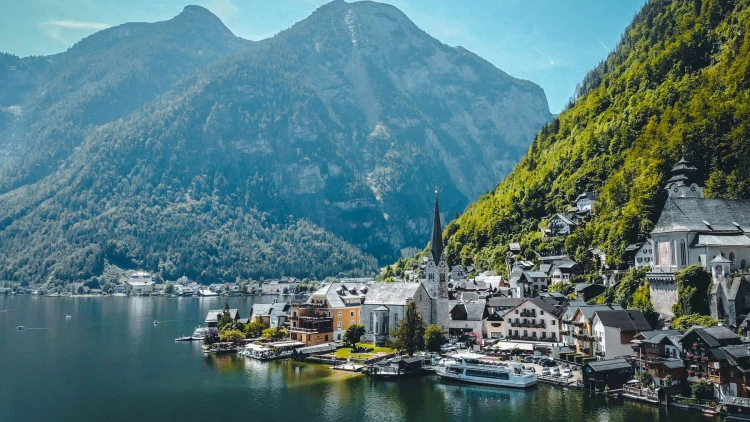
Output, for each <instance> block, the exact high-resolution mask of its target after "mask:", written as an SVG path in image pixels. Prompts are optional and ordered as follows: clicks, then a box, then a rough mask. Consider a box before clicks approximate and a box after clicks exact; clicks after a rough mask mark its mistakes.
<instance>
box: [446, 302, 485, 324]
mask: <svg viewBox="0 0 750 422" xmlns="http://www.w3.org/2000/svg"><path fill="white" fill-rule="evenodd" d="M456 307H458V308H460V309H461V310H462V311H464V312H465V313H466V320H467V321H481V320H483V319H484V318H485V316H484V315H485V309H486V305H485V303H484V301H473V302H461V303H456V304H455V305H453V306H452V307H451V311H452V310H453V309H454V308H456Z"/></svg>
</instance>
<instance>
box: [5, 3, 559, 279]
mask: <svg viewBox="0 0 750 422" xmlns="http://www.w3.org/2000/svg"><path fill="white" fill-rule="evenodd" d="M203 27H206V28H210V29H200V28H203ZM139 31H140V32H139ZM146 32H156V33H158V34H160V36H159V37H158V38H157V37H155V36H153V35H140V36H139V35H137V34H145V33H146ZM126 33H127V34H128V35H127V36H126V35H124V34H126ZM133 34H136V35H133ZM155 39H158V41H154V40H155ZM177 40H181V41H179V42H178V41H177ZM172 41H175V42H172ZM191 43H194V44H195V45H192V44H191ZM175 44H179V45H175ZM137 45H141V47H140V48H138V47H137ZM191 45H192V46H191ZM211 45H214V47H213V48H209V46H211ZM150 49H151V50H158V51H157V52H153V51H152V52H146V50H150ZM208 50H211V51H210V53H209V52H208ZM97 51H99V53H97ZM102 51H104V52H105V53H102ZM117 52H119V53H117ZM74 54H75V55H77V59H76V60H73V59H68V60H69V61H68V62H66V63H69V64H66V65H62V64H57V63H56V62H55V60H57V58H58V57H60V56H70V55H74ZM100 54H107V55H109V56H112V57H111V59H109V60H108V61H109V62H112V61H115V60H117V58H120V60H124V61H123V63H128V62H129V61H128V60H126V58H125V57H123V56H136V57H137V58H138V60H137V62H138V65H133V67H130V68H125V69H123V68H122V66H115V65H111V63H110V65H105V64H104V63H102V61H101V60H98V59H94V57H97V56H98V55H100ZM206 55H210V57H206ZM165 57H171V58H169V59H165ZM44 59H47V60H46V61H45V60H44ZM2 60H3V58H2V57H0V63H2ZM7 60H8V61H13V60H15V61H25V60H29V61H30V60H31V59H17V58H13V57H9V58H7ZM34 60H36V61H38V62H39V63H38V64H37V62H36V61H35V62H34V63H35V64H36V66H37V68H34V69H38V70H35V72H36V73H32V71H31V70H29V71H27V73H25V74H24V75H23V78H20V77H19V76H17V75H16V76H12V75H11V76H8V72H6V73H1V72H3V71H0V81H3V80H9V78H16V80H18V79H22V80H25V81H29V82H28V83H26V84H25V85H23V84H19V85H18V87H19V90H26V92H25V93H23V94H20V93H19V95H18V96H17V97H19V98H23V101H22V102H21V104H22V105H20V106H18V107H16V104H12V105H6V104H3V105H2V106H3V107H4V108H3V110H7V111H6V114H12V113H16V114H13V115H12V116H11V117H10V118H8V119H6V120H7V121H8V122H9V123H6V125H5V131H4V132H3V141H4V142H6V145H10V146H11V147H9V148H6V152H7V157H8V158H7V159H6V161H5V163H4V164H3V165H2V167H0V168H1V169H2V173H0V174H3V175H4V177H3V179H1V180H0V189H2V190H0V192H4V193H3V194H2V196H0V203H3V204H4V205H7V206H5V207H2V208H3V210H0V240H2V241H3V243H4V244H6V243H5V242H9V243H7V244H8V245H12V246H10V247H9V248H8V249H6V250H5V251H3V252H4V253H5V254H7V256H6V257H5V258H6V259H5V260H4V261H2V262H7V263H8V264H6V265H5V268H4V272H3V273H0V278H3V277H5V278H9V279H19V278H22V277H23V276H38V277H48V276H49V275H53V276H54V278H57V279H61V280H68V279H76V278H84V279H85V278H88V277H91V276H93V275H97V271H98V269H99V268H100V267H102V266H103V262H105V261H110V262H113V263H116V264H117V265H120V266H126V267H132V266H138V267H143V268H146V269H150V270H152V271H160V272H161V273H162V274H163V276H165V277H172V276H179V275H182V274H186V275H188V276H189V277H193V278H198V279H201V280H204V281H211V280H216V279H230V280H234V279H235V277H238V276H239V277H250V276H256V277H257V276H271V275H279V274H289V275H299V276H306V275H314V276H325V275H335V274H337V273H351V274H354V273H363V272H369V271H372V270H373V269H374V268H375V267H376V260H381V261H389V260H391V259H394V257H397V256H398V254H399V250H400V249H401V248H404V247H407V246H421V245H423V244H424V242H425V241H426V240H427V238H428V237H429V231H430V222H431V212H430V211H431V204H432V200H433V197H432V191H433V190H434V187H435V186H438V187H439V188H440V191H441V205H442V208H443V210H444V211H447V212H448V213H451V215H452V213H455V212H457V211H461V210H462V209H463V207H464V206H465V205H466V204H467V203H468V201H469V200H470V199H473V198H476V197H477V196H478V195H480V194H481V193H482V192H485V191H486V190H488V189H490V188H491V187H492V186H493V184H494V183H496V181H497V180H499V179H500V178H502V177H503V175H505V174H506V173H507V172H509V171H510V170H511V169H512V167H513V165H514V164H515V163H516V161H517V160H518V159H519V157H521V156H522V155H523V153H524V152H525V151H526V149H527V148H528V145H529V144H530V142H531V140H532V139H533V137H534V134H535V133H536V131H537V130H538V129H539V128H540V127H541V126H542V125H543V124H544V123H545V122H546V121H548V120H549V118H550V114H549V110H548V107H547V102H546V98H545V96H544V93H543V91H542V90H541V88H539V87H538V86H536V85H534V84H532V83H530V82H526V81H521V80H517V79H514V78H512V77H510V76H508V75H507V74H505V73H504V72H502V71H500V70H498V69H496V68H494V67H493V66H492V65H491V64H489V63H487V62H486V61H484V60H482V59H481V58H479V57H477V56H475V55H474V54H472V53H470V52H468V51H466V50H464V49H462V48H452V47H448V46H445V45H443V44H441V43H440V42H438V41H437V40H435V39H433V38H431V37H430V36H428V35H427V34H425V33H424V32H422V31H421V30H420V29H419V28H417V27H416V26H415V25H414V24H413V23H412V22H411V21H409V20H408V18H407V17H406V16H405V15H403V14H402V13H401V12H400V11H398V10H397V9H395V8H393V7H391V6H386V5H382V4H377V3H369V2H362V3H353V4H348V3H344V2H334V3H331V4H328V5H326V6H323V7H321V8H320V9H318V10H317V11H316V12H314V13H313V14H312V15H311V16H310V17H308V18H307V19H305V20H304V21H302V22H300V23H298V24H296V25H295V26H293V27H292V28H290V29H289V30H287V31H284V32H282V33H280V34H279V35H277V36H276V37H274V38H271V39H268V40H264V41H261V42H258V43H252V44H251V43H249V42H245V41H243V40H239V39H237V38H235V37H234V36H232V35H231V33H229V31H228V30H227V29H226V28H225V27H224V26H223V25H222V24H221V22H220V21H218V19H216V18H215V17H214V16H213V15H211V14H210V13H209V12H208V11H206V10H205V9H202V8H198V7H188V8H186V9H185V11H184V12H183V13H182V14H180V15H179V16H177V17H176V18H174V19H172V20H170V21H168V22H162V23H156V24H126V25H122V26H120V27H117V28H111V29H109V30H106V31H102V32H100V33H97V34H95V35H93V36H91V37H89V38H87V39H85V40H83V41H82V42H80V43H79V44H77V45H76V46H74V47H73V48H72V49H70V50H69V51H68V52H66V53H63V54H60V55H57V56H53V57H49V58H42V59H39V58H37V59H34ZM50 62H52V63H50ZM81 62H82V63H81ZM92 62H96V63H95V65H92V66H93V67H95V68H98V67H102V69H100V70H97V71H94V70H92V69H91V68H89V67H87V66H86V63H89V64H90V63H92ZM72 63H78V64H77V66H79V67H81V68H82V69H85V70H86V72H87V73H86V74H85V75H81V74H80V72H74V73H75V75H76V78H73V79H75V81H73V82H71V83H64V82H63V81H64V80H65V79H64V78H62V77H61V76H60V75H59V73H60V72H53V71H52V69H53V68H54V67H55V66H73V64H72ZM123 66H124V65H123ZM172 67H174V68H178V69H179V70H180V71H179V72H178V71H177V70H174V69H172ZM66 69H67V68H66ZM165 69H172V70H170V71H165ZM134 72H135V73H137V75H133V73H134ZM138 75H141V76H138ZM71 78H72V76H71ZM88 79H92V81H91V83H90V84H91V85H92V86H94V87H95V88H91V89H89V84H88V83H87V82H86V81H87V80H88ZM71 84H77V86H78V87H79V88H77V89H74V88H71ZM52 85H54V86H59V87H60V88H58V91H57V92H58V93H56V94H55V93H54V92H52V90H51V89H49V88H46V86H52ZM134 86H135V87H134ZM51 92H52V93H51ZM0 100H2V101H6V102H8V101H15V98H13V97H11V96H8V97H7V99H6V98H5V97H0ZM8 104H9V103H8ZM46 104H49V106H48V108H44V105H46ZM49 107H52V108H54V110H55V113H48V114H46V115H45V117H44V118H43V119H41V121H39V120H40V119H39V118H36V119H35V118H34V116H39V114H38V112H36V110H42V109H43V110H49V109H50V108H49ZM53 118H55V119H57V120H53ZM34 120H36V122H35V123H33V124H32V123H31V122H32V121H34ZM36 125H39V126H40V127H39V128H37V127H36ZM33 131H37V132H33ZM34 133H37V134H38V135H33V134H34ZM32 139H33V141H32ZM51 145H53V147H51V148H50V149H49V150H48V151H47V150H46V148H47V147H48V146H51ZM43 150H44V151H45V152H44V153H42V151H43ZM45 245H46V246H45ZM52 245H54V247H53V248H50V246H52ZM40 248H41V249H40ZM45 250H52V252H53V255H55V257H54V258H49V256H48V255H47V256H44V255H45V253H44V252H43V251H45ZM60 251H62V252H60ZM3 252H0V253H3ZM20 256H26V257H30V258H29V259H27V260H21V259H20V258H19V257H20ZM63 257H64V259H63ZM373 257H374V258H373ZM42 261H43V262H44V263H45V264H44V265H39V266H38V267H35V266H33V265H34V264H32V263H36V264H38V263H39V262H42ZM69 268H80V269H81V270H80V271H79V273H76V274H70V272H71V271H73V272H74V273H75V271H76V270H70V269H69Z"/></svg>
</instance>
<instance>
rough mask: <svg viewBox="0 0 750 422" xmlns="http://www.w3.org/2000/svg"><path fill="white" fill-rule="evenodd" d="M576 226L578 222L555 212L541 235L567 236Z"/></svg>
mask: <svg viewBox="0 0 750 422" xmlns="http://www.w3.org/2000/svg"><path fill="white" fill-rule="evenodd" d="M576 227H578V224H577V223H575V222H574V221H573V220H571V219H570V218H569V217H568V216H566V215H564V214H560V213H557V214H555V215H554V216H552V218H551V219H550V220H549V221H548V222H547V229H545V230H542V236H567V235H569V234H571V233H573V231H574V230H575V229H576Z"/></svg>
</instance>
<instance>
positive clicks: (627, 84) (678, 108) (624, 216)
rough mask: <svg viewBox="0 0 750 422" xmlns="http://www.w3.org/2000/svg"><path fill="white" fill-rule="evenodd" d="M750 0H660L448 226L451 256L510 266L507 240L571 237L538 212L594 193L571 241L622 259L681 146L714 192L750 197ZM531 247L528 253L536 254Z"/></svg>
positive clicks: (571, 245)
mask: <svg viewBox="0 0 750 422" xmlns="http://www.w3.org/2000/svg"><path fill="white" fill-rule="evenodd" d="M749 6H750V2H748V1H747V0H738V1H736V0H703V1H701V0H680V1H666V0H654V1H650V2H648V3H647V4H646V5H645V6H644V7H643V9H642V10H641V11H640V12H639V13H638V14H637V15H636V16H635V18H634V19H633V22H632V23H631V25H630V26H629V27H628V28H627V29H626V30H625V33H624V34H623V36H622V39H621V41H620V43H619V45H618V46H617V48H616V49H615V51H614V52H613V53H612V54H610V56H609V57H608V58H607V59H606V60H605V61H603V62H602V63H601V64H600V65H599V66H598V67H597V68H595V69H593V70H592V71H591V72H590V73H589V74H588V75H587V76H586V78H585V79H584V81H583V82H582V84H581V87H580V89H579V91H578V92H577V93H576V97H577V98H576V99H575V101H574V102H572V103H571V104H570V105H569V107H568V108H567V109H566V110H565V111H563V112H562V113H561V114H560V115H559V116H557V118H555V119H554V120H553V121H552V122H551V123H549V124H547V125H546V126H545V127H544V128H543V129H542V130H541V131H540V132H539V134H538V135H537V136H536V139H535V140H534V143H533V144H532V146H531V148H530V150H529V152H528V153H527V154H526V156H525V157H524V158H523V159H522V160H521V162H520V163H519V164H518V165H517V166H516V168H515V169H514V171H513V172H512V173H511V174H510V176H508V177H507V178H506V179H505V180H503V181H502V182H501V183H500V184H498V185H497V187H496V188H495V189H494V190H493V191H492V192H491V193H489V194H487V195H484V196H483V197H482V198H480V199H479V201H477V202H476V203H474V204H472V205H471V206H469V208H468V209H467V211H466V212H465V213H464V214H463V215H461V216H460V218H458V219H456V220H454V221H453V222H451V223H450V224H449V225H448V227H447V228H446V230H445V239H444V240H445V242H446V244H447V247H446V253H447V254H448V258H449V261H450V262H452V263H464V264H468V263H473V264H476V265H478V266H480V267H482V268H494V269H496V270H498V271H503V270H504V267H505V265H504V262H505V261H504V257H505V252H506V251H507V245H508V242H510V241H522V247H523V248H524V251H525V253H526V254H527V255H532V254H531V253H530V251H531V250H532V248H533V249H539V250H541V251H544V250H549V249H553V248H555V247H560V246H563V245H561V244H555V242H561V241H559V240H550V239H549V238H546V239H542V238H541V236H540V234H539V223H540V220H541V219H542V218H544V217H545V216H549V215H551V214H553V213H555V212H564V211H565V210H566V208H567V207H568V206H569V204H570V201H572V200H573V199H575V197H576V196H577V195H578V194H579V193H581V192H583V191H585V190H588V191H594V192H597V193H598V194H599V196H600V201H599V203H598V204H597V207H596V210H595V211H596V215H595V216H594V218H593V220H592V221H591V222H589V223H588V224H587V225H586V226H585V228H584V229H582V230H580V229H579V230H577V231H576V232H574V234H573V235H571V236H569V237H568V238H567V239H566V240H565V241H564V248H565V250H566V251H567V252H568V253H569V254H571V256H574V257H576V258H577V259H578V260H583V259H584V257H585V252H586V250H587V249H588V248H590V247H598V248H601V249H603V250H604V251H606V252H607V259H608V261H609V262H610V264H613V265H619V264H622V262H623V252H624V249H625V247H626V246H627V245H628V244H629V243H631V242H633V241H636V240H637V239H638V237H639V235H642V234H646V233H648V232H649V231H650V230H651V228H652V227H653V225H654V222H655V219H656V218H658V215H659V213H660V211H661V207H662V205H663V203H664V200H665V198H666V193H665V192H663V190H662V187H663V185H664V183H665V182H666V180H667V178H668V177H667V174H668V171H669V169H670V168H671V166H673V165H674V164H675V163H676V162H677V161H678V160H679V159H680V156H681V155H684V156H685V157H686V158H687V159H689V160H691V161H692V162H693V164H694V165H696V166H697V167H698V168H699V177H700V178H702V179H703V180H706V186H707V189H706V195H707V196H710V197H717V198H749V197H750V89H749V88H750V7H749ZM529 257H531V256H529Z"/></svg>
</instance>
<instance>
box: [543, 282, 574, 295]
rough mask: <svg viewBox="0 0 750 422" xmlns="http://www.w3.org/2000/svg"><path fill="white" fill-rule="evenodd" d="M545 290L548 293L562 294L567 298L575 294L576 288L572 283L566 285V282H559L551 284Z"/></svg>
mask: <svg viewBox="0 0 750 422" xmlns="http://www.w3.org/2000/svg"><path fill="white" fill-rule="evenodd" d="M547 290H548V291H549V292H558V293H562V294H564V295H565V296H568V295H569V294H571V293H575V291H576V288H575V286H573V283H568V282H567V281H560V282H557V283H554V284H551V285H550V286H549V288H548V289H547Z"/></svg>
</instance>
